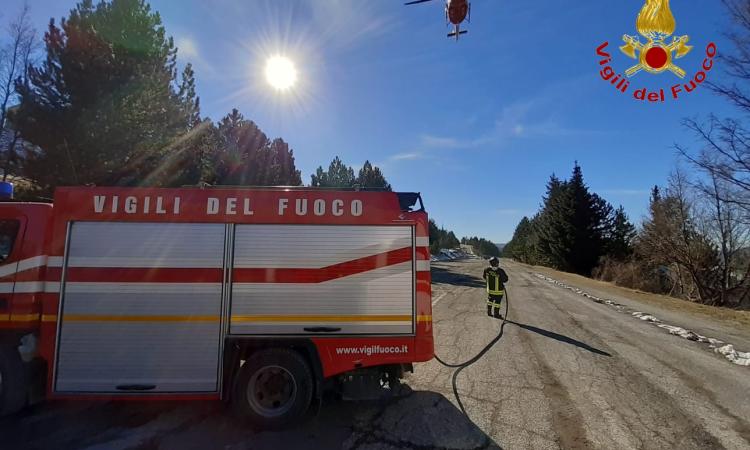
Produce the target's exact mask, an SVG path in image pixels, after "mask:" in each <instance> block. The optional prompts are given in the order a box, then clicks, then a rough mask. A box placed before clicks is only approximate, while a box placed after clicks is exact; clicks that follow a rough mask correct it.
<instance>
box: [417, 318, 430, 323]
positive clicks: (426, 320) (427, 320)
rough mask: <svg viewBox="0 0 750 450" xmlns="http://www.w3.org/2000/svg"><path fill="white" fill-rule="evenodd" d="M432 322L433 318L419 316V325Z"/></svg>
mask: <svg viewBox="0 0 750 450" xmlns="http://www.w3.org/2000/svg"><path fill="white" fill-rule="evenodd" d="M423 322H432V316H417V323H423Z"/></svg>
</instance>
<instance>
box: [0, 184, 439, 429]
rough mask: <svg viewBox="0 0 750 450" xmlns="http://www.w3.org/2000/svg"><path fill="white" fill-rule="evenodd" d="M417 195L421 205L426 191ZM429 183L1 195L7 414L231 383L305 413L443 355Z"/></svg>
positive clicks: (295, 414) (247, 411) (257, 419)
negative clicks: (325, 397)
mask: <svg viewBox="0 0 750 450" xmlns="http://www.w3.org/2000/svg"><path fill="white" fill-rule="evenodd" d="M417 204H419V207H417ZM429 258H430V255H429V238H428V222H427V214H426V213H425V211H424V209H423V207H422V200H421V198H420V196H419V194H412V193H393V192H369V191H357V190H349V191H330V190H312V189H298V188H257V189H256V188H252V189H250V188H222V189H218V188H208V189H205V188H181V189H151V188H88V187H86V188H76V187H72V188H60V189H58V190H57V191H56V193H55V198H54V202H53V204H43V203H17V202H12V201H6V202H3V203H0V414H9V413H13V412H15V411H18V410H19V409H21V408H23V407H24V406H25V405H27V404H29V403H32V402H36V401H38V400H40V399H42V398H47V399H89V400H90V399H92V398H93V399H107V400H118V399H132V398H134V397H135V398H138V399H143V400H153V399H159V400H164V399H174V400H179V399H183V400H188V399H216V400H219V399H222V400H226V401H229V402H230V403H231V404H232V405H233V406H234V408H235V409H236V410H237V411H238V412H239V413H240V414H241V415H243V416H245V417H247V418H248V419H250V420H251V421H252V422H254V423H256V424H259V425H262V426H279V425H283V424H286V423H288V422H289V421H291V420H294V419H296V418H299V417H300V416H301V415H303V414H304V413H305V411H307V409H308V407H309V405H310V404H311V402H312V401H313V399H320V398H321V395H322V392H323V390H324V389H325V388H327V387H336V388H338V389H340V392H341V393H342V394H343V395H344V396H345V397H350V398H362V397H373V396H374V395H377V393H378V392H380V391H382V389H383V387H384V386H387V387H389V388H390V389H395V387H396V386H397V385H398V380H399V379H400V378H401V377H402V375H403V373H404V371H407V370H411V368H412V363H414V362H420V361H428V360H430V359H432V357H433V337H432V311H431V301H430V272H429V270H430V267H429V261H430V259H429Z"/></svg>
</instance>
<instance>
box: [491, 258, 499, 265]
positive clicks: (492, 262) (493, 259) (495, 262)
mask: <svg viewBox="0 0 750 450" xmlns="http://www.w3.org/2000/svg"><path fill="white" fill-rule="evenodd" d="M490 265H491V266H492V267H497V266H499V265H500V260H499V259H497V256H493V257H492V258H490Z"/></svg>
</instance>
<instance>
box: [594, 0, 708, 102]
mask: <svg viewBox="0 0 750 450" xmlns="http://www.w3.org/2000/svg"><path fill="white" fill-rule="evenodd" d="M635 26H636V29H637V30H638V34H640V35H641V36H643V38H644V39H645V42H644V41H642V40H641V39H640V38H639V37H638V36H630V35H628V34H626V35H624V36H623V37H622V40H623V41H624V43H625V45H622V46H621V47H620V51H621V52H622V53H623V54H625V55H627V56H628V57H629V58H631V59H634V60H636V62H637V64H635V65H633V66H632V67H630V68H628V69H627V70H625V74H624V75H623V74H621V73H616V71H615V70H614V69H613V68H612V66H611V63H612V55H611V54H609V53H608V52H607V50H608V48H609V42H604V43H603V44H601V45H600V46H599V47H597V49H596V54H597V55H598V56H599V57H600V60H599V65H600V66H602V69H601V71H600V72H599V75H601V77H602V79H603V80H605V81H608V82H609V83H610V84H611V85H612V86H614V88H615V89H617V90H618V91H619V92H621V93H623V94H628V93H631V92H632V96H633V98H634V99H636V100H641V101H649V102H665V101H666V100H667V99H673V100H677V99H679V98H680V97H681V96H683V95H685V94H690V93H692V92H694V91H695V90H696V89H697V88H698V86H700V84H701V83H703V82H704V81H706V77H707V74H708V72H710V71H711V69H712V68H713V66H714V58H715V57H716V53H717V50H716V44H715V43H713V42H711V43H709V44H708V45H707V46H706V50H705V57H704V59H703V64H702V65H701V67H700V68H699V69H698V70H697V71H696V72H694V75H693V76H692V77H690V78H687V79H686V76H687V72H686V71H685V69H683V68H682V67H680V66H679V65H677V63H676V62H675V60H679V59H680V58H682V57H684V56H686V55H687V54H689V53H690V52H691V51H692V50H693V46H691V45H688V41H689V40H690V37H689V36H688V35H687V34H685V35H682V36H675V35H674V34H675V30H676V28H677V22H676V20H675V18H674V15H673V14H672V10H671V8H670V7H669V0H646V3H645V4H644V5H643V8H641V12H640V13H638V18H637V19H636V21H635ZM670 37H671V40H670V39H669V38H670ZM641 72H646V73H649V74H653V75H662V74H664V73H665V72H668V74H671V75H673V76H675V77H677V78H680V79H681V80H682V81H680V82H679V83H677V84H671V85H670V86H669V87H668V88H666V87H665V88H661V89H658V90H656V91H649V89H647V88H637V87H633V88H632V89H631V84H630V79H631V78H633V77H635V76H636V75H638V74H639V73H641Z"/></svg>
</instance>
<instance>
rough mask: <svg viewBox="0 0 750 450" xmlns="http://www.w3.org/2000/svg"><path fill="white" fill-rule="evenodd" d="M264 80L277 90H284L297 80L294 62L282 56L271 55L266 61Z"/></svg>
mask: <svg viewBox="0 0 750 450" xmlns="http://www.w3.org/2000/svg"><path fill="white" fill-rule="evenodd" d="M266 81H268V84H270V85H271V86H273V87H274V88H275V89H277V90H279V91H285V90H287V89H290V88H291V87H293V86H294V84H295V83H296V82H297V69H296V68H295V67H294V63H293V62H292V60H290V59H289V58H287V57H284V56H273V57H271V58H268V61H266Z"/></svg>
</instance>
